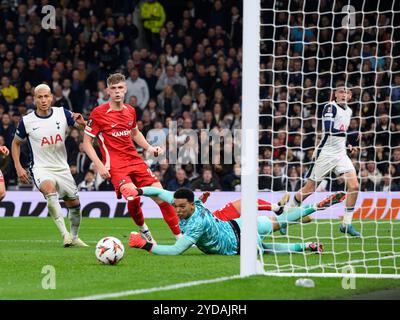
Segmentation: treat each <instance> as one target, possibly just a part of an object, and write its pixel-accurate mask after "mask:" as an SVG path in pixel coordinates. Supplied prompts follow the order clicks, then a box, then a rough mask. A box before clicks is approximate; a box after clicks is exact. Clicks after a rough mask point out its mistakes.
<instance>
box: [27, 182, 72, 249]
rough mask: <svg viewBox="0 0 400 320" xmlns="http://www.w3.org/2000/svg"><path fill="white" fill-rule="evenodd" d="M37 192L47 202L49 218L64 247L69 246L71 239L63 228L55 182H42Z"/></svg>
mask: <svg viewBox="0 0 400 320" xmlns="http://www.w3.org/2000/svg"><path fill="white" fill-rule="evenodd" d="M35 178H36V177H35ZM35 178H34V179H35ZM36 181H37V180H36ZM39 190H40V192H41V193H42V194H43V195H44V197H45V198H46V200H47V209H48V210H49V214H50V216H51V217H52V218H53V220H54V222H55V224H56V226H57V228H58V230H59V231H60V233H61V236H62V237H63V241H64V247H69V246H71V245H72V237H71V235H70V233H69V232H68V230H67V228H66V227H65V221H64V217H63V214H62V209H61V205H60V202H59V199H58V194H57V190H56V184H55V182H54V181H53V180H49V179H47V180H44V181H42V182H41V183H40V185H39Z"/></svg>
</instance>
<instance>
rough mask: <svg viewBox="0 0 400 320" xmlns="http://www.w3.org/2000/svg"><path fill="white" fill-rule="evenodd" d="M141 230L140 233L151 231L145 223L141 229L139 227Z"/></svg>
mask: <svg viewBox="0 0 400 320" xmlns="http://www.w3.org/2000/svg"><path fill="white" fill-rule="evenodd" d="M139 229H140V231H142V232H144V231H147V230H149V227H148V226H147V224H146V223H143V225H142V226H140V227H139Z"/></svg>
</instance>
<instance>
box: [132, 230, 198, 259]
mask: <svg viewBox="0 0 400 320" xmlns="http://www.w3.org/2000/svg"><path fill="white" fill-rule="evenodd" d="M192 245H193V241H192V240H191V239H190V238H189V237H187V236H185V235H183V236H182V237H180V238H179V239H178V240H177V241H176V242H175V244H174V245H154V244H152V243H151V242H148V241H146V240H145V239H143V238H142V237H141V235H140V234H139V233H137V232H134V233H131V236H130V238H129V246H130V247H133V248H139V249H144V250H147V251H149V252H151V253H154V254H159V255H169V256H177V255H180V254H182V253H183V252H185V251H186V250H187V249H189V248H190V247H191V246H192Z"/></svg>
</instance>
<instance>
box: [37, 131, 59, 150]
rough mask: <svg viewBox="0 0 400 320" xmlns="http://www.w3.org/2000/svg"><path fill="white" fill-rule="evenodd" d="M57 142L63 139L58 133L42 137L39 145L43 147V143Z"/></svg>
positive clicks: (51, 143)
mask: <svg viewBox="0 0 400 320" xmlns="http://www.w3.org/2000/svg"><path fill="white" fill-rule="evenodd" d="M58 142H63V139H62V137H61V135H60V134H59V133H57V135H56V136H55V137H53V136H50V137H43V138H42V143H41V144H40V146H41V147H43V146H44V145H53V144H57V143H58Z"/></svg>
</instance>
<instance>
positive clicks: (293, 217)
mask: <svg viewBox="0 0 400 320" xmlns="http://www.w3.org/2000/svg"><path fill="white" fill-rule="evenodd" d="M345 198H346V195H345V193H344V192H338V193H335V194H333V195H331V196H329V197H328V198H326V199H324V200H322V201H321V202H319V203H315V204H309V205H304V206H302V207H291V208H289V209H288V210H287V211H286V212H284V213H283V214H281V215H280V216H277V217H276V220H277V221H278V223H279V225H280V228H282V227H286V225H287V223H288V222H293V221H297V220H299V219H301V218H303V217H306V216H309V215H310V214H312V213H314V212H315V211H317V210H323V209H326V208H328V207H330V206H332V205H334V204H337V203H340V202H342V201H344V199H345Z"/></svg>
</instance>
